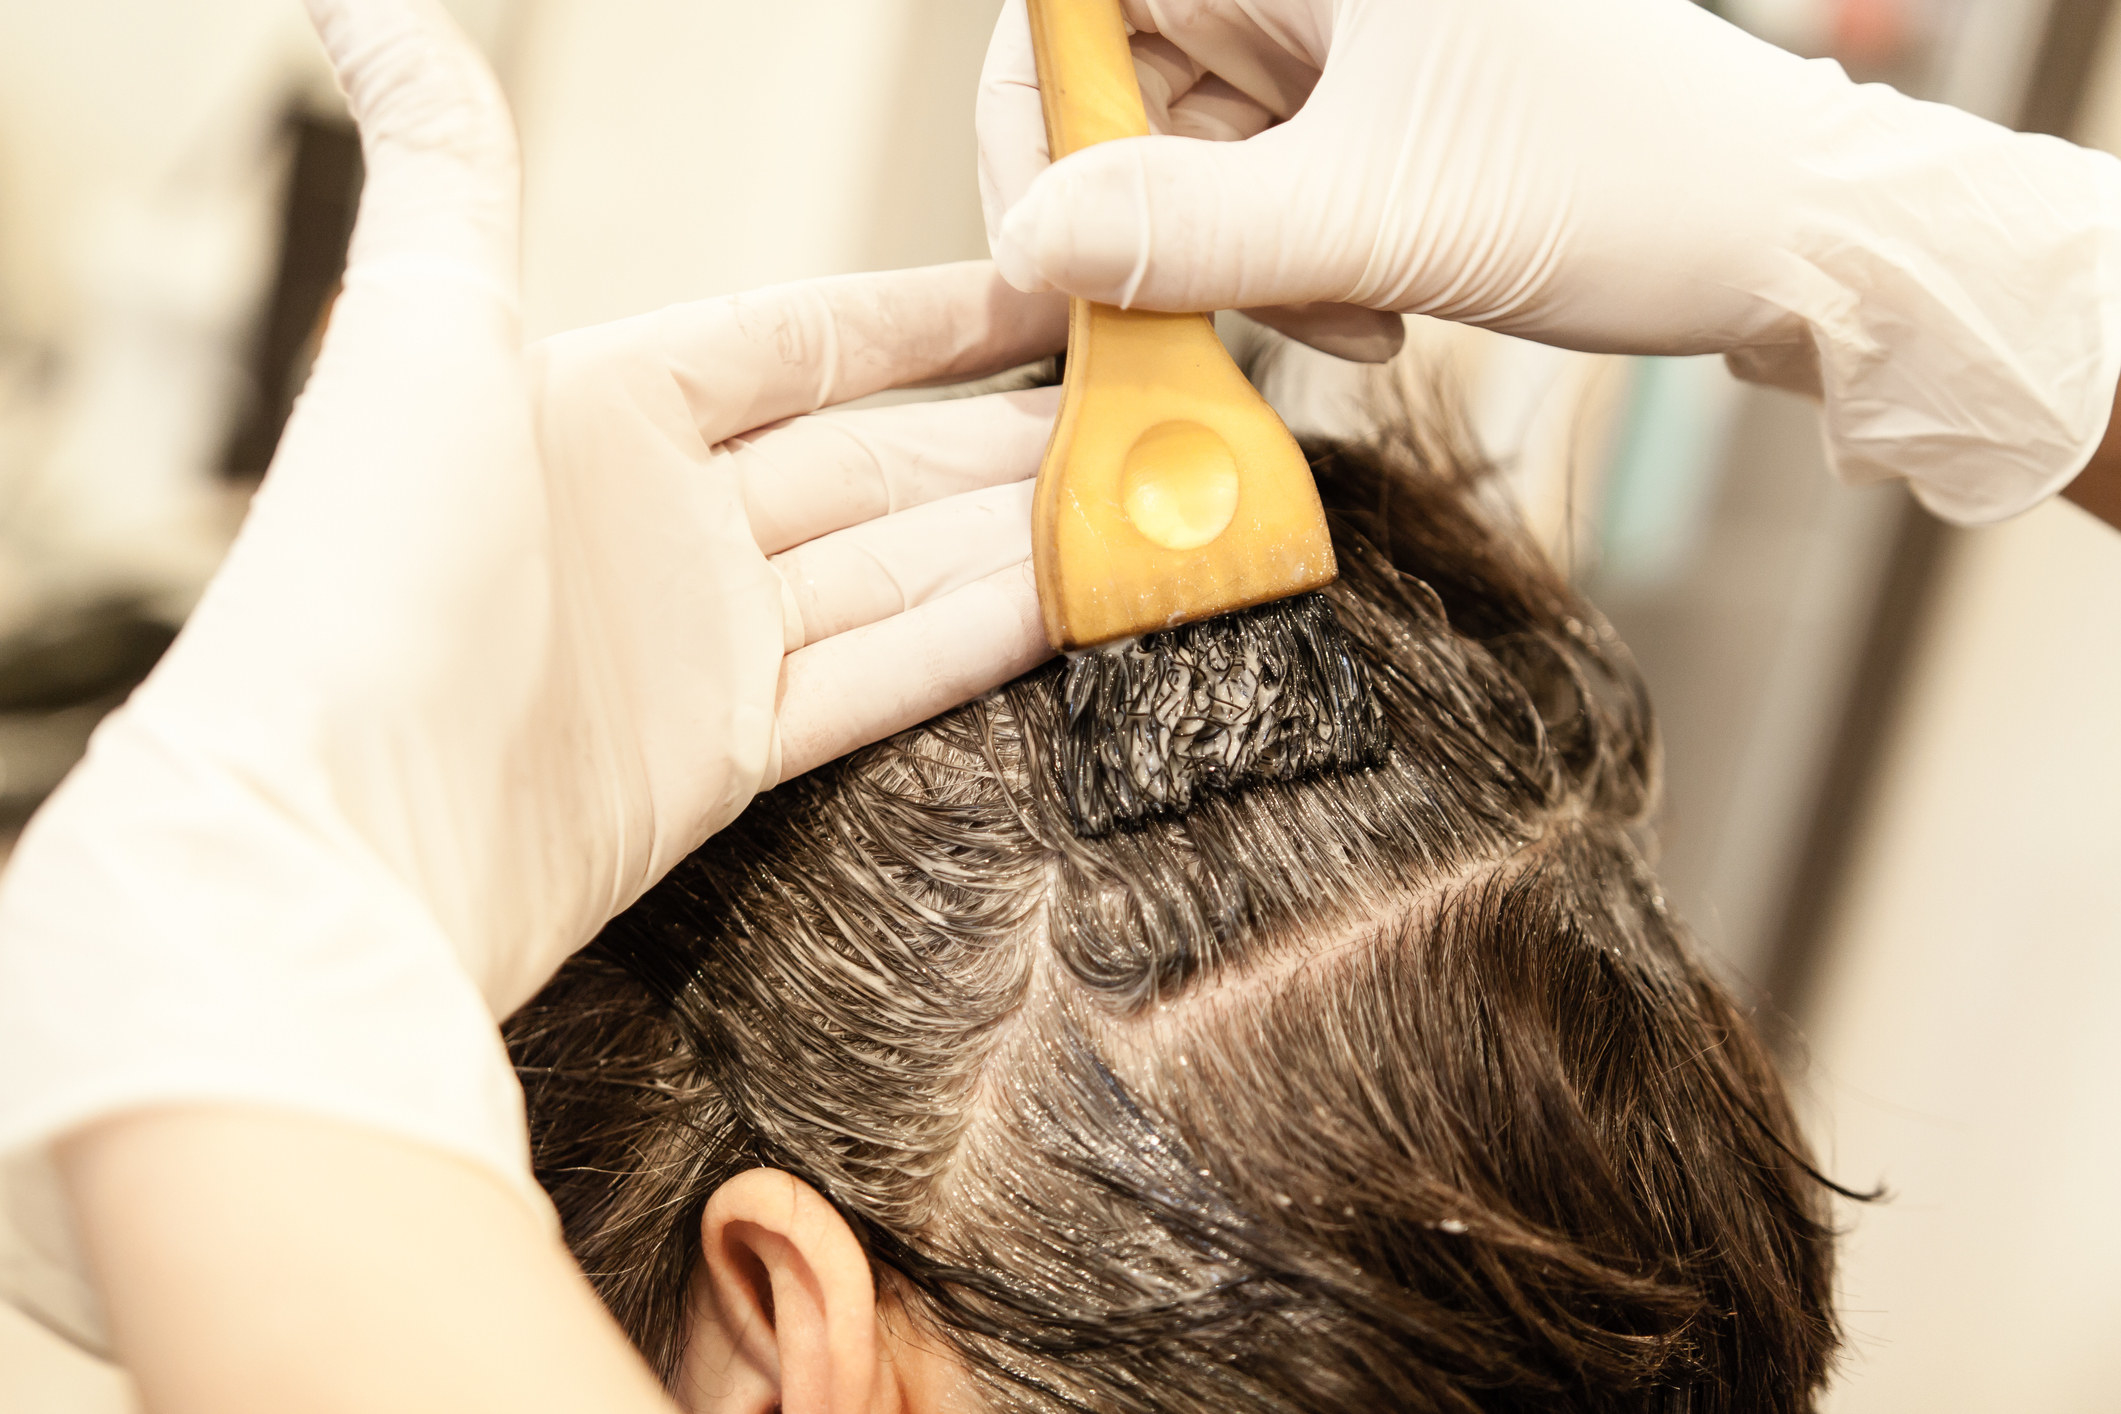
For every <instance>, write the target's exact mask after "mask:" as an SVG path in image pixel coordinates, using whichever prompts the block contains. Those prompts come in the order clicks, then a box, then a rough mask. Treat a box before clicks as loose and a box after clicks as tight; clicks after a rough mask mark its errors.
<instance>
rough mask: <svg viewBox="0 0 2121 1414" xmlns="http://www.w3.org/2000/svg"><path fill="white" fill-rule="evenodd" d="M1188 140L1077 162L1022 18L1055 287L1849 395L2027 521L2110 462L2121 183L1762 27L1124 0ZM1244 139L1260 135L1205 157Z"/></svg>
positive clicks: (1011, 33)
mask: <svg viewBox="0 0 2121 1414" xmlns="http://www.w3.org/2000/svg"><path fill="white" fill-rule="evenodd" d="M1123 8H1124V11H1125V14H1126V18H1127V20H1128V21H1129V23H1130V24H1131V25H1132V26H1133V28H1134V30H1135V36H1134V41H1133V42H1134V49H1135V60H1136V69H1137V72H1138V73H1139V74H1140V76H1141V78H1142V83H1143V88H1144V91H1145V93H1148V94H1151V95H1153V96H1152V98H1151V103H1150V107H1151V111H1152V112H1153V113H1157V114H1159V115H1161V121H1160V125H1159V130H1160V131H1161V132H1165V133H1169V134H1175V135H1174V136H1157V137H1149V138H1138V139H1132V140H1128V141H1124V142H1113V143H1105V144H1101V145H1099V146H1097V147H1094V148H1090V149H1087V150H1085V151H1083V152H1080V153H1077V154H1075V155H1073V156H1071V157H1069V158H1068V159H1067V160H1066V161H1064V162H1062V163H1059V164H1057V165H1055V166H1054V167H1053V168H1052V170H1050V171H1048V170H1046V168H1047V163H1046V152H1045V142H1044V129H1043V126H1042V123H1041V119H1040V113H1039V106H1038V94H1037V89H1036V85H1037V77H1036V71H1035V69H1034V67H1033V62H1032V55H1031V51H1030V39H1029V30H1028V27H1027V23H1026V18H1025V9H1024V3H1023V0H1009V3H1008V4H1007V5H1006V6H1005V8H1004V10H1003V14H1002V18H1001V22H1000V25H999V26H998V27H997V29H996V31H995V35H994V41H993V44H992V47H991V49H990V51H989V54H988V59H987V69H986V74H985V77H984V78H983V80H982V85H981V94H980V105H979V134H980V172H981V179H982V190H983V192H984V195H985V198H986V208H987V222H988V232H989V235H990V237H991V238H992V240H993V245H994V251H995V255H996V257H997V259H998V261H999V262H1000V264H1001V267H1002V269H1003V271H1004V273H1006V274H1007V275H1008V276H1009V278H1010V279H1011V280H1012V281H1013V282H1015V283H1016V284H1017V285H1019V286H1020V287H1022V288H1025V289H1045V288H1051V287H1058V288H1060V289H1064V290H1067V291H1069V292H1070V293H1072V294H1077V295H1082V296H1085V297H1087V298H1090V299H1096V300H1101V301H1105V302H1110V303H1119V304H1126V305H1137V306H1140V307H1143V308H1149V309H1173V310H1195V309H1215V308H1224V307H1230V306H1247V305H1261V304H1288V303H1295V302H1303V301H1347V302H1353V303H1356V304H1361V305H1366V306H1370V307H1372V308H1376V309H1385V310H1403V311H1413V312H1418V313H1422V314H1431V315H1437V316H1440V317H1443V318H1447V319H1456V320H1462V321H1466V322H1470V323H1475V324H1482V325H1486V326H1488V327H1491V328H1494V329H1499V330H1502V331H1504V332H1506V333H1511V334H1519V335H1523V336H1525V337H1528V338H1534V339H1539V340H1543V341H1545V342H1548V343H1554V344H1560V345H1564V346H1567V347H1571V348H1578V349H1590V350H1604V351H1616V352H1627V353H1645V354H1691V353H1709V352H1723V353H1726V354H1728V355H1729V356H1730V358H1731V362H1732V366H1733V368H1734V369H1735V370H1736V371H1738V372H1739V373H1740V374H1741V375H1742V376H1747V377H1752V378H1755V379H1758V380H1761V381H1766V382H1772V383H1777V384H1781V385H1783V386H1789V387H1795V388H1800V389H1805V390H1808V391H1812V392H1815V393H1820V394H1823V396H1824V398H1825V404H1826V406H1825V413H1826V423H1827V434H1828V443H1829V447H1830V450H1831V452H1832V455H1833V458H1834V460H1835V463H1836V465H1837V466H1838V468H1839V470H1840V471H1841V472H1842V473H1843V474H1844V475H1846V476H1848V477H1850V478H1852V479H1866V480H1867V479H1875V478H1879V477H1887V476H1905V477H1907V478H1909V479H1910V480H1911V481H1912V482H1913V483H1914V485H1915V489H1916V491H1917V494H1918V495H1920V496H1921V497H1922V498H1923V500H1924V501H1925V502H1927V503H1928V504H1929V505H1930V506H1931V507H1932V508H1933V509H1934V510H1936V511H1938V512H1939V513H1940V514H1943V515H1946V516H1948V517H1950V518H1953V519H1957V520H1962V521H1981V520H1988V519H1995V518H1999V517H2001V516H2004V515H2008V514H2010V513H2012V512H2014V511H2017V510H2019V509H2022V508H2024V507H2025V506H2027V505H2029V504H2031V503H2032V502H2033V501H2035V500H2038V499H2039V498H2040V497H2042V496H2044V495H2046V494H2048V493H2049V492H2051V491H2053V490H2054V489H2055V488H2056V487H2057V486H2058V485H2059V484H2061V482H2063V481H2066V480H2067V479H2068V478H2069V476H2070V475H2072V474H2073V473H2074V472H2075V471H2076V470H2077V468H2079V467H2081V466H2082V465H2083V464H2084V461H2085V459H2086V458H2087V457H2089V456H2090V454H2091V452H2092V450H2093V448H2094V447H2096V445H2097V444H2098V441H2099V437H2100V434H2101V432H2102V430H2103V429H2104V427H2105V424H2106V420H2107V415H2108V412H2109V411H2110V409H2111V406H2112V403H2113V398H2114V389H2115V382H2116V378H2117V375H2121V168H2117V165H2116V164H2115V162H2114V161H2113V160H2112V159H2111V158H2108V157H2106V156H2104V155H2103V154H2097V153H2090V152H2086V151H2084V150H2081V149H2078V148H2075V147H2072V146H2070V145H2069V144H2067V143H2063V142H2060V141H2058V140H2055V139H2051V138H2042V137H2030V136H2023V135H2018V134H2013V133H2010V132H2008V131H2006V130H2004V129H2002V128H1999V127H1997V126H1995V125H1993V124H1990V123H1986V122H1983V121H1981V120H1979V119H1976V118H1973V117H1971V116H1969V115H1967V114H1965V113H1961V112H1958V111H1956V110H1953V109H1949V108H1944V107H1940V106H1937V105H1934V104H1926V103H1919V102H1916V101H1914V100H1911V99H1908V98H1906V97H1904V96H1902V95H1900V94H1897V93H1895V92H1893V91H1892V90H1890V89H1887V88H1884V87H1882V86H1877V85H1870V86H1860V87H1859V86H1857V85H1855V84H1852V83H1851V82H1849V80H1848V78H1847V77H1846V75H1844V74H1843V73H1842V71H1841V69H1840V68H1839V67H1838V66H1837V65H1835V64H1833V63H1831V62H1829V61H1824V60H1815V61H1809V62H1807V61H1804V60H1800V59H1797V58H1795V57H1793V56H1791V55H1789V54H1786V53H1784V52H1782V51H1780V50H1778V49H1775V48H1773V47H1772V46H1769V45H1767V44H1764V43H1761V42H1760V41H1757V40H1755V39H1752V38H1750V37H1749V36H1747V35H1745V34H1744V33H1742V32H1741V31H1739V30H1737V29H1735V28H1733V27H1732V26H1730V25H1728V24H1726V23H1724V22H1723V21H1721V20H1719V19H1717V18H1715V17H1714V16H1712V15H1710V14H1709V13H1707V12H1706V11H1705V10H1703V9H1701V8H1699V7H1698V6H1696V5H1694V4H1691V3H1688V0H1197V3H1183V4H1181V3H1176V0H1124V5H1123ZM1203 138H1234V139H1240V140H1239V141H1224V142H1213V141H1201V140H1199V139H1203Z"/></svg>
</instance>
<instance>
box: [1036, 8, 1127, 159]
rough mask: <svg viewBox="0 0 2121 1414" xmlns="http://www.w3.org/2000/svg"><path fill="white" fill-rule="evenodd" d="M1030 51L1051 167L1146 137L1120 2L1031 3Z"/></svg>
mask: <svg viewBox="0 0 2121 1414" xmlns="http://www.w3.org/2000/svg"><path fill="white" fill-rule="evenodd" d="M1030 8H1031V51H1032V53H1033V54H1035V55H1037V57H1038V95H1039V102H1040V105H1041V106H1042V107H1043V108H1044V109H1045V113H1046V147H1047V149H1048V150H1049V151H1050V152H1051V153H1052V155H1053V158H1054V160H1055V161H1059V160H1060V159H1061V158H1063V157H1066V156H1067V155H1068V154H1069V153H1071V152H1079V151H1081V150H1082V149H1083V148H1086V147H1088V146H1089V145H1090V144H1091V143H1093V142H1110V141H1112V139H1114V138H1119V137H1147V136H1148V135H1149V114H1148V111H1147V110H1146V109H1145V108H1143V107H1142V91H1141V84H1140V82H1139V81H1138V80H1137V79H1136V78H1135V76H1134V53H1133V51H1132V50H1131V49H1129V48H1128V46H1127V25H1126V22H1125V21H1124V20H1122V19H1121V18H1120V13H1119V0H1030Z"/></svg>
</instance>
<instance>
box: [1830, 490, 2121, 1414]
mask: <svg viewBox="0 0 2121 1414" xmlns="http://www.w3.org/2000/svg"><path fill="white" fill-rule="evenodd" d="M1914 696H1915V700H1914V702H1913V703H1912V705H1911V707H1910V710H1909V711H1908V713H1907V715H1906V720H1905V721H1904V722H1903V723H1902V725H1901V728H1900V731H1899V732H1898V734H1897V737H1896V741H1895V744H1894V747H1893V750H1892V753H1891V757H1890V760H1889V763H1888V766H1887V772H1886V779H1885V784H1884V788H1883V791H1882V793H1881V796H1880V798H1879V799H1878V800H1877V801H1876V802H1875V809H1874V811H1873V812H1872V814H1871V817H1870V819H1869V822H1868V827H1867V829H1866V832H1865V837H1864V840H1863V843H1862V844H1861V846H1860V848H1859V852H1858V856H1857V861H1856V871H1857V877H1858V880H1859V882H1858V885H1857V887H1856V889H1855V892H1854V895H1853V897H1851V898H1850V899H1849V900H1848V904H1847V907H1846V908H1845V909H1844V910H1842V912H1841V914H1840V916H1839V919H1838V925H1837V928H1836V930H1835V938H1834V950H1833V953H1832V957H1831V962H1830V965H1829V967H1828V969H1827V972H1826V974H1825V976H1824V978H1823V979H1822V986H1821V989H1820V992H1819V995H1820V998H1821V1001H1820V1004H1819V1006H1818V1007H1817V1009H1816V1012H1815V1014H1814V1015H1813V1016H1812V1017H1811V1018H1810V1020H1809V1025H1808V1027H1807V1031H1808V1034H1809V1039H1810V1043H1811V1047H1812V1072H1811V1076H1810V1084H1809V1091H1810V1094H1809V1096H1808V1098H1809V1100H1810V1102H1811V1108H1812V1111H1813V1113H1814V1116H1815V1120H1816V1124H1815V1128H1816V1132H1817V1133H1818V1134H1819V1135H1820V1136H1821V1138H1822V1140H1823V1141H1824V1151H1825V1157H1826V1161H1827V1164H1828V1167H1829V1169H1830V1170H1831V1171H1832V1173H1833V1174H1834V1175H1835V1176H1836V1177H1837V1178H1840V1179H1841V1180H1843V1181H1844V1182H1847V1183H1850V1184H1852V1185H1855V1186H1865V1185H1869V1184H1873V1183H1881V1182H1882V1183H1884V1184H1885V1185H1886V1186H1887V1187H1888V1188H1889V1189H1890V1190H1891V1198H1890V1200H1889V1201H1887V1202H1886V1203H1884V1204H1881V1205H1878V1206H1876V1207H1873V1208H1870V1209H1868V1210H1863V1211H1854V1212H1851V1213H1850V1214H1849V1215H1848V1216H1849V1218H1850V1220H1851V1221H1852V1223H1853V1230H1852V1233H1851V1235H1850V1238H1849V1241H1848V1243H1847V1246H1846V1251H1845V1258H1844V1265H1843V1280H1842V1287H1843V1291H1844V1304H1845V1311H1846V1319H1847V1321H1848V1326H1849V1332H1850V1337H1851V1349H1850V1353H1849V1359H1848V1364H1847V1369H1846V1373H1845V1375H1844V1378H1843V1380H1842V1383H1841V1385H1840V1387H1839V1389H1838V1390H1837V1391H1836V1393H1835V1396H1834V1398H1833V1400H1832V1402H1831V1404H1830V1406H1829V1408H1830V1409H1831V1410H1832V1414H1918V1411H1919V1414H1959V1411H1966V1414H1976V1411H1981V1412H1982V1414H1986V1412H1987V1411H1995V1410H2019V1409H2023V1410H2039V1411H2042V1414H2106V1412H2107V1411H2112V1410H2115V1409H2121V1285H2117V1284H2116V1280H2115V1279H2116V1276H2117V1275H2121V1019H2117V1016H2116V1005H2117V1003H2121V824H2117V817H2121V533H2116V532H2115V531H2113V530H2111V529H2109V528H2107V527H2105V526H2103V525H2100V524H2099V523H2097V522H2095V521H2093V520H2092V519H2091V518H2090V517H2089V516H2086V515H2085V514H2083V513H2082V512H2080V511H2078V510H2077V509H2075V508H2074V507H2072V506H2068V505H2064V504H2062V503H2059V502H2057V503H2054V504H2051V505H2048V506H2044V507H2042V508H2040V509H2039V510H2036V511H2034V512H2032V513H2031V514H2029V515H2027V516H2025V517H2023V518H2021V519H2020V520H2018V521H2016V522H2014V523H2012V524H2010V525H2006V526H2003V527H2000V528H1998V529H1995V530H1991V531H1986V532H1982V533H1980V534H1977V535H1971V536H1968V537H1967V538H1966V539H1965V540H1964V542H1963V543H1962V544H1961V545H1960V547H1959V549H1958V552H1957V554H1956V555H1955V558H1954V561H1953V563H1952V565H1951V567H1950V570H1949V573H1948V580H1947V588H1946V592H1945V595H1944V598H1943V601H1942V603H1941V604H1940V605H1939V606H1938V617H1937V621H1936V624H1935V631H1934V633H1933V634H1932V635H1931V637H1930V640H1929V642H1928V643H1927V644H1926V646H1925V648H1924V650H1923V653H1922V661H1921V666H1920V668H1919V671H1918V674H1917V678H1916V682H1915V689H1914Z"/></svg>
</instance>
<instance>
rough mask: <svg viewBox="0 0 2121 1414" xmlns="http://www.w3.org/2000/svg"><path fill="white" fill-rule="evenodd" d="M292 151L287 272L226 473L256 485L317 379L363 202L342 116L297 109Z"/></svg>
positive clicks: (278, 284) (284, 239)
mask: <svg viewBox="0 0 2121 1414" xmlns="http://www.w3.org/2000/svg"><path fill="white" fill-rule="evenodd" d="M287 129H288V135H289V139H288V140H289V143H290V145H291V147H292V149H293V152H292V156H291V160H290V164H289V169H288V174H287V195H286V199H285V201H284V203H283V205H282V216H281V224H280V263H279V269H278V271H277V272H276V273H275V275H274V277H273V283H272V292H271V294H270V296H269V297H268V298H267V300H266V305H265V311H264V317H263V320H262V321H261V323H260V325H259V329H258V337H257V342H256V343H255V345H254V346H253V347H252V350H251V356H250V360H249V365H248V366H249V371H250V383H251V389H252V399H251V402H250V406H249V409H248V411H247V413H246V415H245V416H244V417H243V419H242V421H241V422H239V423H238V424H237V426H236V430H235V435H234V436H233V437H232V438H231V439H230V440H229V444H228V453H227V456H226V457H225V459H224V460H223V462H222V469H223V470H224V471H225V472H226V473H227V474H228V475H229V476H232V477H237V478H242V479H248V480H256V479H257V478H259V477H261V476H263V475H264V474H265V468H266V466H267V465H268V464H270V463H271V461H272V454H273V449H274V448H275V447H277V446H279V445H280V431H281V429H282V428H284V427H286V426H287V418H288V414H289V413H291V412H293V411H294V406H295V399H296V397H298V396H299V395H300V394H301V392H302V385H303V384H304V383H305V382H307V381H308V379H309V366H310V364H311V363H312V362H313V361H314V360H315V358H316V353H317V342H318V340H319V339H320V338H322V337H323V333H324V323H325V320H326V319H327V318H328V317H329V315H330V313H331V303H332V300H333V299H335V298H336V297H337V295H338V291H339V279H340V277H341V276H342V275H344V274H345V273H346V246H347V242H348V240H350V239H351V238H352V236H353V223H354V212H355V209H356V208H357V207H358V206H359V204H360V200H361V139H360V136H359V134H357V133H356V132H355V131H354V128H353V125H352V124H351V123H349V122H348V121H347V120H346V119H345V118H344V117H343V116H332V117H320V116H318V115H317V114H314V113H310V112H305V111H300V110H297V111H296V112H294V113H291V114H290V115H289V117H288V119H287Z"/></svg>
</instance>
